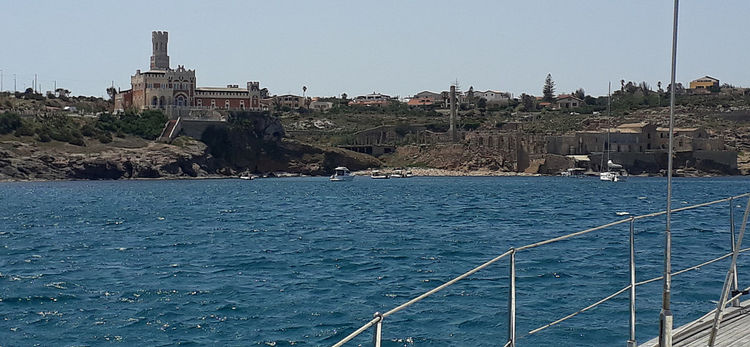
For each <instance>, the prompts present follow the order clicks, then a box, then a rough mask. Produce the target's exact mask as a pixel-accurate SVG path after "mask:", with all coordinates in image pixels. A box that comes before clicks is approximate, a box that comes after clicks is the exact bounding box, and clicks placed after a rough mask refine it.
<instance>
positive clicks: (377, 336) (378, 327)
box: [372, 312, 383, 347]
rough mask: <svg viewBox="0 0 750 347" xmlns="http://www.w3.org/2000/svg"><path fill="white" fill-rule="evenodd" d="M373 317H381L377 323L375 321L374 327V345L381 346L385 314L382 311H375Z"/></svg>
mask: <svg viewBox="0 0 750 347" xmlns="http://www.w3.org/2000/svg"><path fill="white" fill-rule="evenodd" d="M373 317H379V318H380V319H379V320H378V322H377V323H375V326H373V327H372V333H373V334H372V345H373V346H374V347H380V341H381V340H382V334H383V315H382V314H380V312H375V314H374V315H373Z"/></svg>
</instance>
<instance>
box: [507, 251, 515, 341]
mask: <svg viewBox="0 0 750 347" xmlns="http://www.w3.org/2000/svg"><path fill="white" fill-rule="evenodd" d="M508 281H509V286H508V343H507V344H506V346H510V347H515V346H516V250H515V249H511V252H510V268H509V271H508Z"/></svg>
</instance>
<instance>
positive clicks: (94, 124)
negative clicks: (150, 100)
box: [0, 111, 167, 146]
mask: <svg viewBox="0 0 750 347" xmlns="http://www.w3.org/2000/svg"><path fill="white" fill-rule="evenodd" d="M166 121H167V117H166V116H164V114H162V113H161V112H159V111H146V112H144V113H143V114H140V115H139V114H123V115H111V114H102V115H101V116H100V117H99V118H98V119H89V118H83V117H72V116H68V115H64V114H52V115H37V116H20V115H18V114H16V113H13V112H5V113H0V135H5V134H10V133H13V135H15V136H16V137H22V136H36V140H38V141H39V142H50V141H52V140H55V141H60V142H67V143H70V144H72V145H76V146H85V145H86V141H85V138H90V139H95V140H98V141H99V142H101V143H110V142H112V134H113V133H114V134H116V135H117V136H120V137H124V136H125V134H129V135H135V136H139V137H141V138H144V139H147V140H155V139H156V138H157V137H158V136H159V135H160V134H161V131H162V129H163V128H164V124H165V123H166Z"/></svg>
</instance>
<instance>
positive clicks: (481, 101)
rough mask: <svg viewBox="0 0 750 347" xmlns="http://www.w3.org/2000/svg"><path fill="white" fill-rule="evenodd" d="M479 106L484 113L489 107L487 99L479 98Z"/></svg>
mask: <svg viewBox="0 0 750 347" xmlns="http://www.w3.org/2000/svg"><path fill="white" fill-rule="evenodd" d="M477 108H479V111H480V112H482V113H484V111H485V109H486V108H487V99H485V98H479V100H477Z"/></svg>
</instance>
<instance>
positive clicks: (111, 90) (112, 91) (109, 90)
mask: <svg viewBox="0 0 750 347" xmlns="http://www.w3.org/2000/svg"><path fill="white" fill-rule="evenodd" d="M107 95H109V101H115V95H117V89H115V87H109V88H107Z"/></svg>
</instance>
